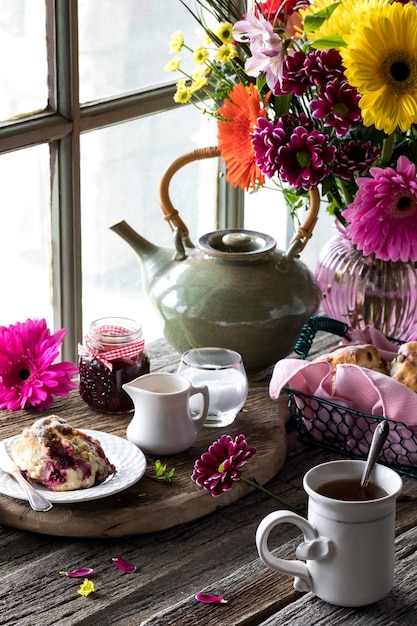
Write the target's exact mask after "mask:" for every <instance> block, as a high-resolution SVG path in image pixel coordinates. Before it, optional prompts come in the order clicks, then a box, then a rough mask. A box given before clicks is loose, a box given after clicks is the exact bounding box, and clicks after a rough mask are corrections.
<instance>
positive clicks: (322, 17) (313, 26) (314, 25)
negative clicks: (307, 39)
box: [304, 2, 340, 33]
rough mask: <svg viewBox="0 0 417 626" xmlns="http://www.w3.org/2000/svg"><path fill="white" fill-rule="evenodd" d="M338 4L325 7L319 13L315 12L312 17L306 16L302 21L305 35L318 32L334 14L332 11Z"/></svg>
mask: <svg viewBox="0 0 417 626" xmlns="http://www.w3.org/2000/svg"><path fill="white" fill-rule="evenodd" d="M339 4H340V2H335V4H330V5H329V6H328V7H325V8H324V9H322V10H321V11H317V13H314V15H306V17H305V19H304V31H305V32H306V33H311V32H314V31H315V30H318V29H319V28H320V27H321V26H322V25H323V24H324V22H325V21H326V20H328V19H329V17H330V16H331V15H332V14H333V13H334V11H335V10H336V9H337V7H338V6H339Z"/></svg>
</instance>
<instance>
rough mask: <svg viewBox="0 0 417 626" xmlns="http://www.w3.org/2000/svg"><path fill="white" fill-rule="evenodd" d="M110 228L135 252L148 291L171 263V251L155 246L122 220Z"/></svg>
mask: <svg viewBox="0 0 417 626" xmlns="http://www.w3.org/2000/svg"><path fill="white" fill-rule="evenodd" d="M110 230H112V231H113V232H115V233H116V234H118V235H119V236H120V237H121V238H122V239H124V240H125V241H126V242H127V243H128V244H129V245H130V247H131V248H132V249H133V250H134V251H135V252H136V254H137V255H138V257H139V261H140V263H141V270H142V275H143V279H144V283H145V290H146V291H149V289H150V288H151V287H152V285H153V283H154V282H155V281H156V280H157V279H158V277H159V276H161V275H163V274H164V273H165V272H166V271H167V269H168V267H169V266H170V265H171V263H172V260H171V257H172V252H171V251H170V250H169V249H168V248H163V247H161V246H157V245H155V244H153V243H151V242H150V241H148V240H147V239H145V237H142V236H141V235H139V233H137V232H136V231H135V230H134V229H133V228H132V227H131V226H130V225H129V224H128V223H127V222H125V221H124V220H122V221H121V222H119V223H118V224H114V225H113V226H110Z"/></svg>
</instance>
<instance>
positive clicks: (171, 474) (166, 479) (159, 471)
mask: <svg viewBox="0 0 417 626" xmlns="http://www.w3.org/2000/svg"><path fill="white" fill-rule="evenodd" d="M154 470H155V476H150V477H149V478H152V480H158V481H160V482H163V483H173V482H174V480H175V478H176V476H175V467H173V468H172V469H170V470H167V466H166V465H162V463H161V461H159V460H158V461H155V464H154Z"/></svg>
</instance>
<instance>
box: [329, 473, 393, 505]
mask: <svg viewBox="0 0 417 626" xmlns="http://www.w3.org/2000/svg"><path fill="white" fill-rule="evenodd" d="M359 482H360V481H359V479H358V478H346V479H339V480H331V481H329V482H327V483H324V484H323V485H320V487H319V488H318V489H317V493H319V494H320V495H322V496H326V497H327V498H332V499H333V500H379V498H385V497H386V496H387V495H389V494H388V492H387V491H386V490H385V489H383V488H382V487H380V486H379V485H375V483H371V482H370V483H368V485H367V486H366V487H365V488H364V489H361V490H359Z"/></svg>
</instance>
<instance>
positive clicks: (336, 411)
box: [284, 316, 417, 478]
mask: <svg viewBox="0 0 417 626" xmlns="http://www.w3.org/2000/svg"><path fill="white" fill-rule="evenodd" d="M318 331H325V332H330V333H332V334H336V335H339V336H340V337H341V338H345V339H346V338H348V337H349V334H350V329H349V327H348V326H347V325H346V324H344V323H342V322H339V321H336V320H332V319H330V318H327V317H323V316H316V317H312V318H310V320H309V321H308V322H307V324H305V325H304V327H303V329H302V331H301V334H300V337H299V339H298V341H297V343H296V345H295V347H294V352H295V353H296V354H298V355H299V356H300V357H301V359H305V358H306V357H307V356H308V353H309V351H310V349H311V347H312V345H313V341H314V338H315V336H316V333H317V332H318ZM386 339H388V340H389V342H392V349H393V351H396V350H398V347H399V346H400V345H401V344H402V343H403V342H401V341H400V340H398V339H394V338H386ZM381 376H382V375H381ZM387 378H389V377H387ZM393 383H395V384H396V385H400V386H401V388H402V387H404V396H406V394H408V395H407V398H409V397H410V396H409V394H410V393H411V394H413V393H414V392H411V390H410V389H408V388H406V387H405V386H404V385H402V384H401V383H396V381H393ZM284 391H285V392H286V393H287V395H288V398H289V401H288V406H289V410H290V414H291V416H292V417H293V418H294V420H295V422H296V425H297V430H298V433H299V436H300V439H301V440H302V441H304V442H306V443H309V444H312V445H315V446H319V447H322V448H325V449H327V450H330V451H334V452H337V453H339V454H343V455H344V456H348V457H350V458H357V459H364V458H365V457H366V455H367V453H368V450H369V443H370V441H371V438H372V434H373V431H374V429H375V427H376V425H377V424H378V422H380V421H381V420H384V419H385V420H387V421H388V422H389V427H390V433H389V436H388V439H387V442H386V444H385V446H384V449H383V451H382V453H381V455H380V457H379V459H378V462H379V463H382V464H384V465H388V466H390V467H392V468H394V469H395V470H397V471H398V472H400V473H402V474H405V475H408V476H412V477H413V478H417V411H416V412H414V411H413V407H412V406H411V405H408V404H407V402H405V405H404V403H400V404H401V406H410V412H409V413H408V414H407V419H406V420H404V421H401V419H398V417H399V416H400V415H401V414H400V415H399V413H398V412H397V411H396V410H394V411H393V412H395V413H397V415H395V418H394V419H392V416H390V415H386V414H384V415H375V414H369V413H363V412H361V411H358V410H356V409H355V399H353V400H352V403H350V404H351V406H343V404H340V403H338V402H337V401H334V402H333V401H332V400H331V399H329V398H327V397H326V398H322V397H319V396H318V395H315V394H314V395H313V394H310V393H306V392H305V391H301V390H299V389H294V388H293V387H292V386H291V384H289V385H287V386H285V387H284ZM401 392H402V389H400V393H401ZM360 393H361V390H360V387H359V388H358V394H360ZM415 397H416V399H415V405H416V407H417V394H415ZM412 400H413V401H414V397H413V398H412Z"/></svg>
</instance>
